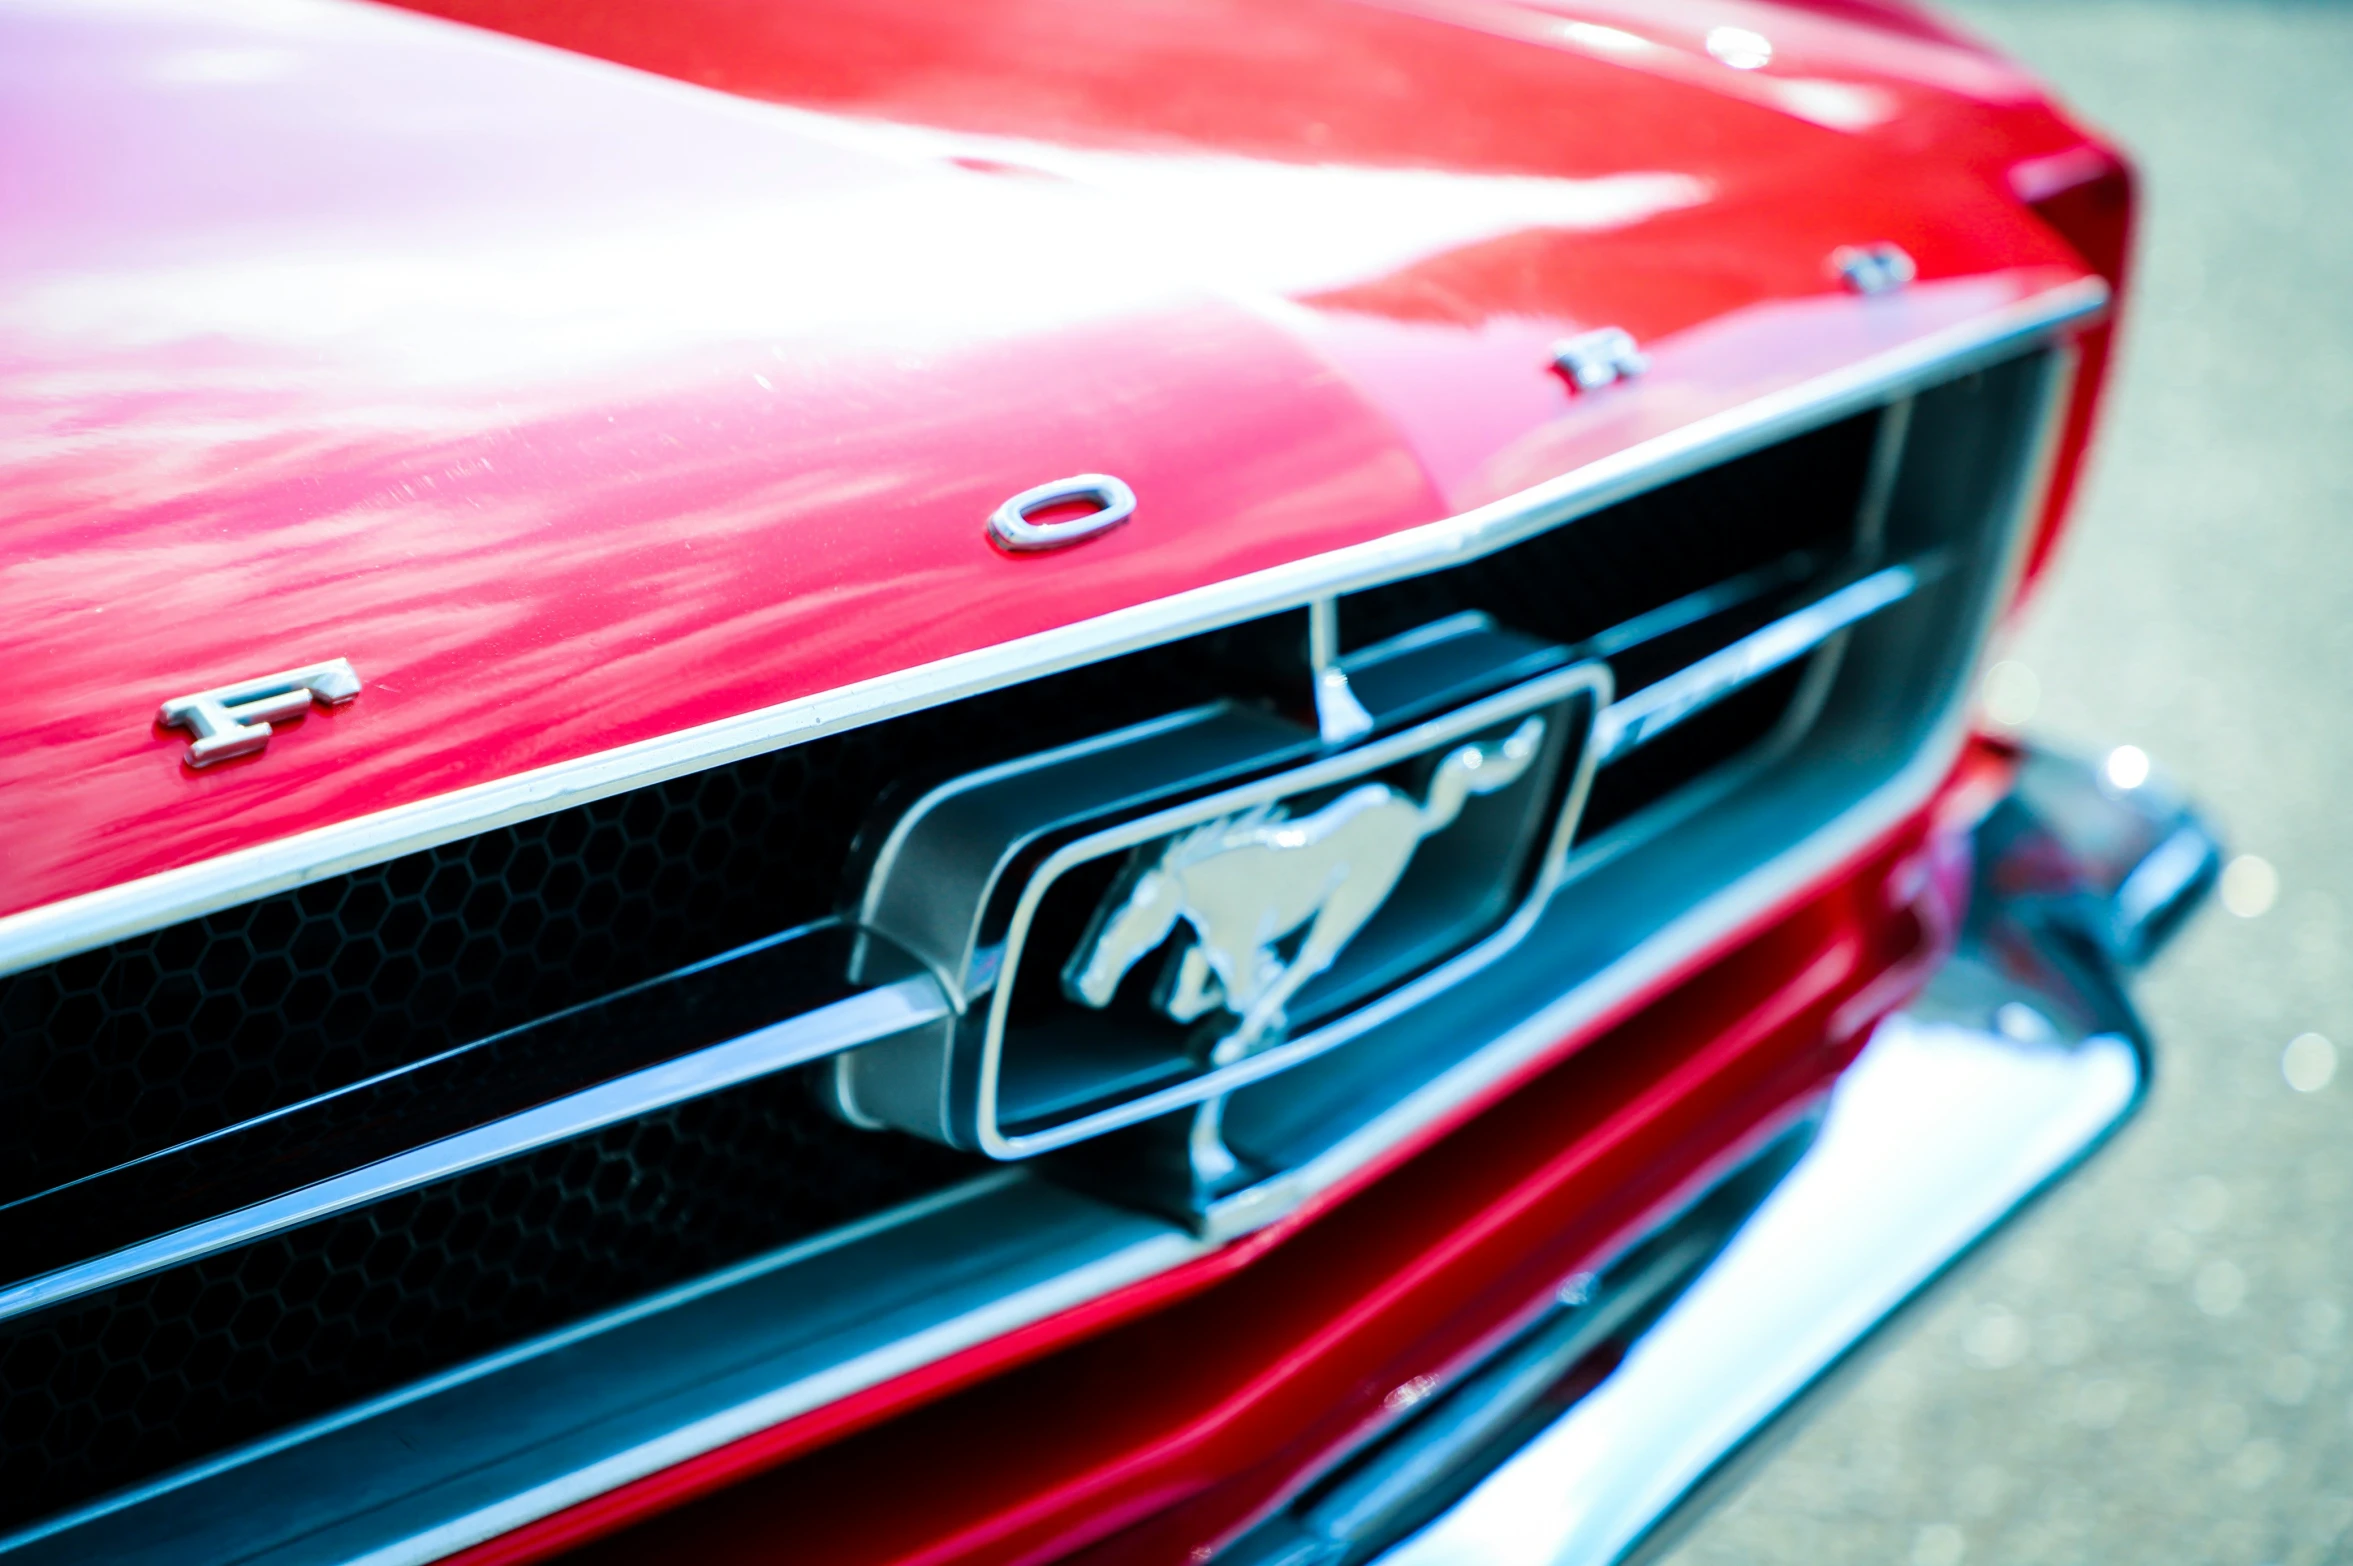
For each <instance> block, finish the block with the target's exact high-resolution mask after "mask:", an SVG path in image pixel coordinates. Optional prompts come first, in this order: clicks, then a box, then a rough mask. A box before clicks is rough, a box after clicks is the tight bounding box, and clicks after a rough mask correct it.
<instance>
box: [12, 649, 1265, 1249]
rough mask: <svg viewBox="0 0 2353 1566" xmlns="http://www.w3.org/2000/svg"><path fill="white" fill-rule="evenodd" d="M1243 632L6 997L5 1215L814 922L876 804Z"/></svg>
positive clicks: (493, 846)
mask: <svg viewBox="0 0 2353 1566" xmlns="http://www.w3.org/2000/svg"><path fill="white" fill-rule="evenodd" d="M1249 630H1250V628H1242V630H1240V631H1237V632H1234V633H1227V634H1226V635H1224V636H1221V637H1218V638H1203V639H1199V640H1196V641H1194V642H1186V643H1178V644H1175V645H1173V646H1170V647H1164V648H1159V649H1155V650H1154V651H1153V652H1151V653H1149V654H1138V655H1135V656H1133V657H1129V658H1123V659H1119V660H1117V661H1116V663H1114V664H1100V665H1095V666H1093V667H1090V668H1087V669H1082V670H1076V671H1073V672H1071V673H1069V674H1064V675H1058V676H1055V677H1053V678H1052V679H1050V680H1046V681H1040V682H1037V683H1036V684H1033V685H1030V686H1027V687H1023V688H1021V689H1018V690H1013V691H1002V692H997V693H995V694H993V695H989V696H985V697H979V698H975V699H972V700H969V701H964V702H959V703H955V704H953V705H950V706H947V707H941V708H935V709H933V710H931V711H928V712H922V713H916V714H913V715H911V716H909V717H906V718H901V719H896V720H893V721H891V722H888V723H881V724H876V725H874V726H872V727H869V728H865V729H858V730H853V731H851V732H849V733H846V734H842V735H838V736H834V737H832V738H828V739H824V740H819V741H816V742H813V743H810V744H806V745H800V746H796V747H794V748H792V749H789V750H782V751H777V752H773V753H771V754H768V755H764V756H754V757H751V758H749V759H747V760H744V761H739V762H735V763H733V764H731V765H728V766H723V767H719V768H715V769H713V770H711V771H708V772H704V773H699V774H695V775H692V776H688V777H683V778H677V779H673V780H672V781H670V782H667V783H661V784H656V785H654V786H652V787H649V788H642V789H637V790H635V791H633V792H630V793H627V794H621V795H616V796H614V797H613V798H610V799H605V800H600V801H597V802H595V803H593V804H587V805H581V806H577V807H575V808H573V809H569V810H563V811H559V812H557V813H556V814H554V815H550V816H544V817H541V818H539V819H537V820H534V821H527V822H524V823H521V824H519V825H516V826H509V827H501V828H498V829H496V830H494V831H490V832H485V833H483V834H482V835H481V836H479V837H475V838H471V839H467V840H464V841H461V842H457V843H451V844H448V845H446V846H443V847H440V848H435V849H430V850H427V851H424V852H420V853H413V854H407V855H404V856H402V857H401V858H398V859H394V860H391V861H388V862H387V863H385V864H381V865H377V866H374V867H372V868H369V869H366V870H361V871H357V872H354V873H352V874H349V875H343V876H336V877H332V878H330V879H327V880H323V881H321V882H319V883H317V884H315V885H312V886H308V887H304V888H301V889H299V890H296V891H291V892H286V893H282V894H279V895H277V896H273V897H266V898H263V899H261V900H260V901H258V902H254V903H250V904H247V905H245V906H242V907H238V908H231V909H227V910H224V911H222V912H220V913H216V914H210V915H207V916H205V917H203V918H200V919H191V920H189V921H187V922H186V923H184V924H178V925H173V926H171V927H169V928H168V929H164V930H160V931H157V932H156V933H154V934H152V935H144V936H137V937H133V938H131V939H128V940H124V941H118V942H116V943H115V944H113V945H111V946H107V947H102V948H100V949H98V950H96V951H92V952H86V953H84V954H82V955H80V956H77V957H71V958H67V959H66V960H64V961H62V962H58V963H54V964H51V965H49V966H47V967H43V968H36V969H32V970H29V971H27V972H24V973H20V974H16V975H14V976H12V977H7V978H0V1201H8V1200H11V1199H14V1198H17V1197H21V1196H25V1195H28V1194H31V1193H33V1192H37V1191H41V1190H45V1189H48V1188H50V1187H51V1186H54V1185H56V1184H58V1183H60V1182H62V1181H65V1180H69V1179H73V1178H76V1177H79V1176H81V1175H86V1174H89V1173H92V1172H94V1171H97V1170H101V1169H107V1168H111V1167H113V1166H114V1165H116V1164H119V1163H121V1162H123V1161H125V1160H127V1159H130V1158H135V1157H138V1156H140V1155H142V1154H145V1153H149V1152H153V1151H155V1150H157V1149H159V1148H164V1147H169V1146H172V1145H174V1144H176V1143H179V1142H181V1141H184V1140H186V1139H187V1138H190V1137H194V1136H200V1135H203V1134H205V1133H207V1132H211V1131H215V1130H218V1129H220V1128H222V1127H224V1126H229V1125H234V1124H236V1123H238V1122H239V1121H242V1120H245V1119H248V1118H250V1117H251V1116H254V1115H257V1114H261V1113H263V1112H265V1111H267V1110H270V1109H274V1108H277V1107H280V1106H282V1105H286V1104H291V1103H296V1102H299V1101H301V1100H303V1099H306V1098H309V1097H312V1096H314V1095H316V1094H319V1093H323V1092H328V1091H331V1090H333V1089H335V1088H337V1087H340V1086H344V1085H346V1084H349V1083H352V1082H356V1081H359V1080H361V1079H363V1078H365V1077H368V1076H372V1075H374V1074H376V1073H378V1072H381V1071H385V1070H389V1069H392V1068H394V1067H397V1066H400V1065H404V1064H406V1063H409V1062H411V1061H416V1060H421V1059H424V1058H426V1057H427V1056H431V1055H434V1054H438V1053H440V1052H441V1051H443V1050H445V1049H448V1048H451V1047H452V1046H454V1045H457V1044H462V1043H465V1042H467V1041H469V1040H472V1039H476V1038H480V1037H483V1036H484V1035H487V1034H490V1033H493V1032H496V1031H498V1030H500V1029H502V1028H507V1027H512V1026H515V1025H517V1024H520V1023H523V1022H527V1021H530V1020H532V1019H534V1018H538V1017H543V1016H546V1015H547V1014H549V1013H550V1012H553V1011H556V1010H559V1009H561V1008H563V1007H565V1006H569V1005H573V1004H576V1003H578V1002H581V1001H585V1000H592V999H594V998H596V997H597V996H599V995H604V994H608V993H610V992H612V991H613V990H616V989H619V988H621V987H623V986H625V985H628V984H633V983H636V982H637V981H639V980H642V979H647V978H652V977H654V976H656V975H659V974H662V973H666V972H669V971H670V970H672V969H674V968H677V967H679V966H681V965H683V964H686V963H689V962H694V961H697V960H699V959H701V958H704V957H708V956H711V955H713V954H715V953H718V952H722V951H726V950H728V949H730V948H731V947H734V946H738V945H741V944H743V943H744V942H747V941H752V940H757V939H759V938H760V937H762V936H765V935H769V934H773V933H774V932H776V931H778V930H782V929H787V928H790V927H792V926H793V925H796V924H801V923H805V922H807V921H809V920H811V919H817V918H822V917H824V916H826V915H827V914H829V913H831V912H832V911H833V910H834V908H835V906H836V903H837V901H838V900H839V898H840V895H841V882H842V875H843V867H844V864H845V861H846V859H847V856H848V853H849V849H850V844H851V838H852V836H853V834H854V833H855V832H856V830H857V828H858V825H859V823H860V822H861V821H862V820H863V819H864V818H865V817H866V816H867V815H868V814H869V813H870V812H871V811H872V810H873V808H874V804H875V800H876V798H877V797H878V796H879V795H881V794H882V793H883V792H884V790H885V789H886V788H888V787H889V786H890V785H892V784H894V783H898V784H905V783H907V782H908V781H909V780H910V779H914V778H920V777H929V776H947V775H951V774H953V773H955V772H958V771H963V770H966V769H968V768H970V767H974V766H980V765H985V764H986V763H988V762H990V761H995V760H1001V759H1005V758H1007V757H1011V756H1017V755H1021V754H1024V753H1025V752H1028V751H1032V750H1038V749H1043V748H1046V747H1048V746H1051V745H1056V744H1061V743H1063V742H1065V741H1067V740H1070V739H1075V738H1078V737H1080V736H1081V735H1084V734H1090V733H1095V732H1098V731H1099V730H1101V729H1103V728H1106V727H1111V726H1115V725H1116V724H1118V723H1122V722H1128V721H1133V720H1135V719H1140V718H1147V717H1155V716H1158V715H1159V714H1161V713H1164V712H1168V711H1171V710H1174V709H1176V708H1178V707H1183V706H1186V705H1189V704H1192V703H1194V702H1199V701H1203V700H1207V699H1210V697H1211V696H1212V695H1214V694H1217V693H1219V692H1220V691H1221V690H1225V689H1230V688H1231V684H1232V681H1231V680H1230V678H1228V677H1227V673H1228V671H1229V670H1230V667H1231V665H1233V664H1234V663H1235V662H1237V661H1241V662H1249V661H1252V658H1251V654H1252V651H1253V648H1252V645H1251V643H1250V640H1249ZM1256 661H1260V662H1263V661H1264V659H1263V658H1260V659H1257V660H1256ZM0 1271H4V1268H0Z"/></svg>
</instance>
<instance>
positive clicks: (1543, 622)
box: [1340, 412, 1879, 693]
mask: <svg viewBox="0 0 2353 1566" xmlns="http://www.w3.org/2000/svg"><path fill="white" fill-rule="evenodd" d="M1878 429H1879V415H1878V414H1877V413H1875V412H1874V413H1868V414H1862V415H1858V416H1857V417H1854V418H1851V419H1846V420H1843V421H1842V422H1840V423H1837V424H1832V425H1828V426H1826V427H1824V428H1822V429H1819V430H1815V431H1812V432H1811V433H1808V434H1805V435H1800V436H1798V437H1796V438H1795V439H1793V440H1788V441H1784V442H1782V443H1781V444H1780V445H1777V446H1768V447H1766V448H1765V449H1764V450H1762V451H1757V452H1751V453H1750V454H1749V455H1747V456H1745V457H1740V458H1737V459H1735V460H1734V461H1731V462H1727V463H1725V464H1723V465H1722V466H1721V467H1715V468H1710V469H1708V470H1707V471H1705V472H1702V473H1695V474H1693V475H1691V476H1690V477H1689V478H1684V479H1678V480H1676V481H1675V482H1674V483H1672V484H1668V485H1665V486H1663V487H1661V488H1658V489H1655V490H1652V491H1650V492H1649V493H1647V494H1642V495H1637V496H1635V497H1634V498H1633V499H1632V500H1628V501H1624V502H1621V503H1620V504H1618V505H1615V506H1612V507H1610V508H1609V509H1608V510H1606V511H1597V512H1595V513H1594V514H1593V515H1591V516H1587V517H1580V518H1578V519H1577V520H1576V521H1573V522H1570V523H1567V524H1565V525H1563V526H1561V527H1557V528H1554V529H1553V530H1552V531H1550V532H1548V533H1542V534H1539V535H1538V536H1536V537H1535V538H1531V539H1529V540H1528V541H1526V542H1525V543H1521V544H1515V545H1513V546H1512V547H1511V548H1509V549H1502V550H1498V551H1496V552H1495V553H1494V554H1491V555H1487V556H1485V557H1483V558H1481V559H1478V560H1474V561H1472V562H1470V563H1469V564H1468V565H1461V566H1456V567H1454V568H1453V569H1451V570H1446V571H1436V572H1432V573H1431V574H1429V575H1427V576H1418V577H1413V578H1411V579H1409V580H1407V581H1403V582H1393V583H1391V584H1390V585H1388V586H1386V587H1378V588H1374V589H1372V590H1371V591H1369V592H1363V593H1356V594H1352V595H1350V596H1349V597H1347V598H1345V599H1343V600H1342V601H1341V605H1340V631H1341V636H1342V639H1343V641H1344V642H1345V644H1346V645H1347V646H1349V647H1351V648H1354V647H1362V646H1365V645H1368V644H1370V643H1373V642H1377V641H1381V640H1383V639H1384V638H1387V637H1390V636H1395V635H1397V634H1398V633H1400V632H1403V631H1408V630H1411V629H1413V628H1414V627H1415V626H1418V625H1424V624H1427V623H1428V622H1430V621H1432V620H1435V619H1438V618H1440V617H1441V616H1444V615H1449V614H1455V613H1459V612H1460V611H1462V610H1465V609H1481V610H1485V611H1486V612H1487V613H1488V614H1491V615H1493V616H1494V617H1495V618H1496V620H1497V621H1499V622H1500V623H1502V624H1504V625H1506V626H1509V627H1510V628H1511V629H1513V630H1515V631H1524V632H1526V633H1527V634H1529V635H1531V636H1537V637H1541V638H1543V639H1544V640H1545V641H1549V642H1559V643H1562V644H1564V645H1574V644H1576V643H1579V642H1583V641H1585V640H1587V639H1588V638H1590V637H1593V636H1595V635H1598V634H1599V633H1600V632H1602V631H1605V630H1608V629H1609V628H1610V627H1612V626H1615V625H1619V624H1621V623H1623V622H1624V621H1626V620H1629V619H1632V618H1633V617H1634V616H1635V615H1638V614H1646V613H1648V612H1649V611H1651V610H1653V609H1658V608H1661V607H1663V606H1665V605H1667V604H1670V603H1673V602H1675V601H1676V600H1677V599H1680V598H1684V597H1687V596H1688V595H1690V594H1693V593H1696V592H1699V591H1701V590H1703V589H1706V588H1710V587H1713V586H1715V585H1716V584H1718V583H1721V582H1723V581H1725V580H1726V579H1728V578H1731V577H1736V576H1740V575H1743V574H1745V573H1748V572H1754V571H1760V570H1762V569H1764V568H1766V567H1769V566H1772V565H1775V564H1776V563H1778V562H1781V561H1783V560H1786V559H1788V558H1789V557H1790V556H1792V555H1805V556H1808V557H1810V558H1811V559H1812V560H1814V561H1815V562H1817V564H1818V566H1819V567H1820V568H1822V569H1829V568H1831V567H1833V566H1835V565H1837V564H1839V563H1841V562H1843V561H1845V560H1846V559H1847V558H1848V556H1849V555H1850V554H1851V552H1852V550H1853V546H1854V542H1855V539H1854V528H1855V519H1856V516H1857V514H1858V512H1859V510H1860V508H1861V505H1862V498H1863V485H1864V482H1865V480H1866V478H1867V476H1868V472H1869V468H1870V462H1871V450H1872V445H1873V443H1874V441H1875V440H1876V438H1877V435H1878ZM1630 683H1631V682H1630V681H1628V680H1627V679H1626V678H1625V671H1622V670H1621V671H1620V685H1621V687H1626V686H1629V685H1630ZM1621 693H1622V692H1621Z"/></svg>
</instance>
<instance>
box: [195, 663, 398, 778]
mask: <svg viewBox="0 0 2353 1566" xmlns="http://www.w3.org/2000/svg"><path fill="white" fill-rule="evenodd" d="M359 690H360V684H359V675H358V674H357V673H355V672H354V671H353V670H352V667H351V662H350V660H349V659H345V658H330V659H328V660H327V661H326V662H325V663H314V664H312V665H311V666H310V667H308V668H306V669H290V670H288V671H287V672H286V673H284V674H265V675H263V676H262V677H261V678H260V679H257V680H244V681H241V682H239V683H238V684H235V685H223V686H221V687H219V688H218V689H215V690H209V691H198V692H197V693H196V694H195V695H193V696H175V697H173V698H172V699H171V700H170V701H167V702H165V703H164V704H163V707H162V709H161V710H160V711H158V712H157V713H156V715H155V721H156V722H158V723H160V724H162V725H163V726H164V727H165V728H167V729H186V730H187V731H188V732H189V733H190V734H192V735H194V736H195V738H194V740H193V741H192V742H191V743H190V744H189V746H188V753H187V755H186V756H185V757H183V758H182V759H183V760H185V761H186V762H187V763H188V765H189V766H191V767H209V766H211V765H212V764H213V763H214V762H216V761H227V760H228V759H230V758H231V757H233V756H250V755H252V754H253V753H254V752H255V751H257V750H260V749H261V748H262V747H263V746H265V745H267V744H268V743H269V742H270V735H271V733H272V732H273V731H272V729H271V727H270V725H271V724H273V723H287V722H291V721H292V720H294V719H296V718H300V717H302V716H303V715H304V714H306V713H308V712H309V711H310V704H311V703H312V702H313V701H318V702H321V703H323V704H325V705H327V706H330V707H340V706H341V705H343V704H344V703H345V702H347V701H349V700H351V698H353V697H354V696H357V695H358V694H359Z"/></svg>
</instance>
